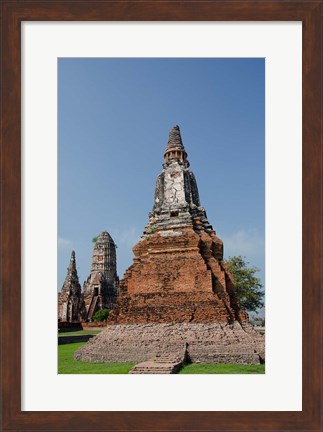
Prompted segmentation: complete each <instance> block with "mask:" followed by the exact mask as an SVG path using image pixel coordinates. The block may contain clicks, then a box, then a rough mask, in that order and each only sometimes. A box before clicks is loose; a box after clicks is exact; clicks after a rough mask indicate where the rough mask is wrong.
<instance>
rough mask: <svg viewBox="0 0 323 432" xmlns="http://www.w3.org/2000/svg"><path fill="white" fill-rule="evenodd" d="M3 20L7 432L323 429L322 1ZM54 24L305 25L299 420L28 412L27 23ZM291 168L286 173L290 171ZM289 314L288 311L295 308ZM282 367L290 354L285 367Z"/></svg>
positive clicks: (73, 9)
mask: <svg viewBox="0 0 323 432" xmlns="http://www.w3.org/2000/svg"><path fill="white" fill-rule="evenodd" d="M1 12H2V63H1V71H2V75H1V78H2V79H1V94H2V105H1V108H2V110H1V132H2V134H1V138H2V140H1V150H2V153H1V154H2V169H1V185H2V206H1V248H2V254H1V265H2V273H1V282H2V314H1V321H2V338H1V344H2V371H1V379H2V412H3V419H2V420H3V430H5V431H9V430H10V431H41V430H42V431H59V430H78V431H85V430H86V431H99V430H100V431H112V430H114V431H121V430H125V431H135V430H137V431H139V430H140V431H157V430H158V431H171V430H172V431H180V430H181V431H193V430H194V431H211V430H212V431H215V430H217V431H229V430H230V431H233V430H240V431H242V430H244V431H251V430H259V431H260V430H261V431H269V430H270V431H273V430H275V431H277V430H280V431H282V430H284V431H285V430H286V431H287V430H289V431H291V430H300V431H305V430H308V431H314V430H315V431H318V430H322V408H321V405H322V322H321V306H322V301H321V299H322V297H321V282H322V278H321V276H322V260H321V256H322V255H321V252H322V242H321V240H322V196H321V184H322V159H321V158H322V156H321V129H322V128H321V89H322V83H321V46H322V44H321V1H306V0H301V1H297V0H291V1H271V0H268V1H266V0H261V1H253V0H251V1H243V0H235V1H231V0H227V1H217V0H208V1H206V0H187V1H182V0H173V1H168V0H166V1H164V0H161V1H160V0H159V1H156V0H141V1H140V0H133V1H131V0H125V1H113V0H112V1H106V0H101V1H79V0H65V1H64V0H61V1H56V0H39V1H28V0H27V1H25V0H20V1H18V0H11V1H10V0H3V1H2V9H1ZM47 20H48V21H56V20H57V21H97V20H99V21H114V20H117V21H124V20H125V21H213V20H214V21H302V24H303V192H302V193H303V410H302V411H301V412H168V413H165V412H96V413H92V412H23V411H21V407H20V406H21V396H20V394H21V382H20V381H21V374H20V369H21V345H20V338H21V330H20V325H21V320H20V306H21V299H20V279H21V269H20V263H19V257H20V256H21V226H20V224H21V174H20V173H21V150H20V148H21V146H20V138H21V136H20V131H21V106H20V97H21V94H20V50H21V41H20V38H21V22H22V21H47ZM286 169H287V170H288V167H287V168H286ZM286 253H288V251H286ZM286 307H287V310H288V305H286ZM283 358H284V356H283V353H282V361H283ZM284 367H286V365H284ZM237 391H241V397H243V389H237ZM277 391H279V390H278V389H277Z"/></svg>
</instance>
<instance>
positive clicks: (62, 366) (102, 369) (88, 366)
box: [58, 342, 136, 374]
mask: <svg viewBox="0 0 323 432" xmlns="http://www.w3.org/2000/svg"><path fill="white" fill-rule="evenodd" d="M82 345H84V342H80V343H73V344H64V345H58V373H59V374H127V373H128V372H129V371H130V369H131V368H132V367H133V366H134V365H135V364H136V363H87V362H81V361H78V360H74V358H73V354H74V352H75V351H76V350H77V349H79V348H80V347H81V346H82Z"/></svg>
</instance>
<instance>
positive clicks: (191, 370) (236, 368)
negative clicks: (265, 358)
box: [179, 363, 265, 374]
mask: <svg viewBox="0 0 323 432" xmlns="http://www.w3.org/2000/svg"><path fill="white" fill-rule="evenodd" d="M179 373H180V374H264V373H265V365H242V364H221V363H219V364H200V363H193V364H189V365H186V366H184V367H183V368H182V369H181V370H180V372H179Z"/></svg>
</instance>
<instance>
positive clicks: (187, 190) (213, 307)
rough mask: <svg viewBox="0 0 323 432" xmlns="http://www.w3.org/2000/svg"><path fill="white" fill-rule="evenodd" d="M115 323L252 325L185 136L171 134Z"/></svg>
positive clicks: (114, 315)
mask: <svg viewBox="0 0 323 432" xmlns="http://www.w3.org/2000/svg"><path fill="white" fill-rule="evenodd" d="M133 252H134V255H135V257H134V262H133V265H132V266H131V267H130V268H129V269H128V270H127V272H126V274H125V277H124V279H123V281H122V282H121V290H120V298H119V301H118V302H117V305H116V308H114V310H113V312H112V313H111V315H110V319H109V321H110V322H113V323H118V324H125V323H127V324H130V323H148V322H154V323H170V322H191V323H209V322H223V323H232V322H233V321H234V320H237V321H239V322H243V321H245V320H246V319H247V315H246V313H245V312H243V311H241V310H240V308H239V304H238V302H237V299H236V297H235V292H234V284H233V278H232V275H231V274H230V272H229V271H228V269H227V267H226V264H225V262H224V261H223V243H222V241H221V240H220V239H219V238H218V237H217V236H216V233H215V231H214V230H213V228H212V226H211V225H210V223H209V222H208V220H207V217H206V212H205V209H204V208H203V207H201V204H200V199H199V193H198V189H197V184H196V180H195V176H194V174H193V172H192V171H191V170H190V169H189V162H188V160H187V153H186V151H185V149H184V146H183V143H182V139H181V135H180V130H179V127H178V126H175V127H174V128H173V129H172V130H171V131H170V134H169V140H168V145H167V149H166V152H165V156H164V164H163V170H162V172H161V174H160V175H159V176H158V178H157V182H156V191H155V201H154V207H153V210H152V212H151V213H150V214H149V223H148V225H147V226H146V228H145V231H144V235H143V236H142V238H141V240H140V241H139V243H138V244H137V245H136V246H135V247H134V248H133Z"/></svg>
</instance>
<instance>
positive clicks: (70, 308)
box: [58, 251, 82, 322]
mask: <svg viewBox="0 0 323 432" xmlns="http://www.w3.org/2000/svg"><path fill="white" fill-rule="evenodd" d="M81 310H82V292H81V285H80V283H79V278H78V275H77V270H76V261H75V252H74V251H72V254H71V260H70V264H69V266H68V269H67V276H66V278H65V281H64V284H63V287H62V291H61V293H60V294H59V298H58V319H59V320H60V321H68V322H73V321H80V313H81Z"/></svg>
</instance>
